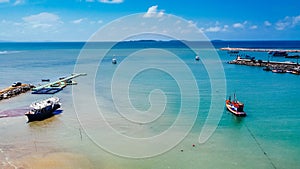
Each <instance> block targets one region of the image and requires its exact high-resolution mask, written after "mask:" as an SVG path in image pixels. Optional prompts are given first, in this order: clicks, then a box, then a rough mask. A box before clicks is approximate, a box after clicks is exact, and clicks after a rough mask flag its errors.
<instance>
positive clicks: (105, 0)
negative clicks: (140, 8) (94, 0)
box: [88, 0, 124, 4]
mask: <svg viewBox="0 0 300 169" xmlns="http://www.w3.org/2000/svg"><path fill="white" fill-rule="evenodd" d="M88 1H89V2H91V1H90V0H88ZM99 2H102V3H109V4H119V3H122V2H124V0H99Z"/></svg>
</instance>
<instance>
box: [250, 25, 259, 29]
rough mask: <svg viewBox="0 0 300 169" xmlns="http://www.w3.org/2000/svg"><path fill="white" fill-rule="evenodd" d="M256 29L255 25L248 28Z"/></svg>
mask: <svg viewBox="0 0 300 169" xmlns="http://www.w3.org/2000/svg"><path fill="white" fill-rule="evenodd" d="M257 28H258V26H257V25H252V26H250V29H257Z"/></svg>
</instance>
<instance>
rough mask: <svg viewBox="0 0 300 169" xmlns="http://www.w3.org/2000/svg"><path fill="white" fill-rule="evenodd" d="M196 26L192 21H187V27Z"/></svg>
mask: <svg viewBox="0 0 300 169" xmlns="http://www.w3.org/2000/svg"><path fill="white" fill-rule="evenodd" d="M196 26H197V24H196V23H195V22H194V21H188V27H196Z"/></svg>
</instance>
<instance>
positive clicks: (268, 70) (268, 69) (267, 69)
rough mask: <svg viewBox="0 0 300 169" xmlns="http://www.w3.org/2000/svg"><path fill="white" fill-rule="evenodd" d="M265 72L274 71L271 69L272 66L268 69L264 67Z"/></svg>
mask: <svg viewBox="0 0 300 169" xmlns="http://www.w3.org/2000/svg"><path fill="white" fill-rule="evenodd" d="M263 70H264V71H272V69H271V67H270V66H266V67H264V68H263Z"/></svg>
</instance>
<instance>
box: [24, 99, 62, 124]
mask: <svg viewBox="0 0 300 169" xmlns="http://www.w3.org/2000/svg"><path fill="white" fill-rule="evenodd" d="M60 107H61V103H60V102H59V98H57V97H50V98H48V99H45V100H42V101H38V102H35V103H32V104H31V105H30V108H31V109H30V110H29V111H28V112H26V113H25V115H26V116H27V117H28V122H32V121H42V120H45V119H47V118H50V117H52V116H54V114H55V113H54V112H55V111H56V110H57V109H59V108H60Z"/></svg>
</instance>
